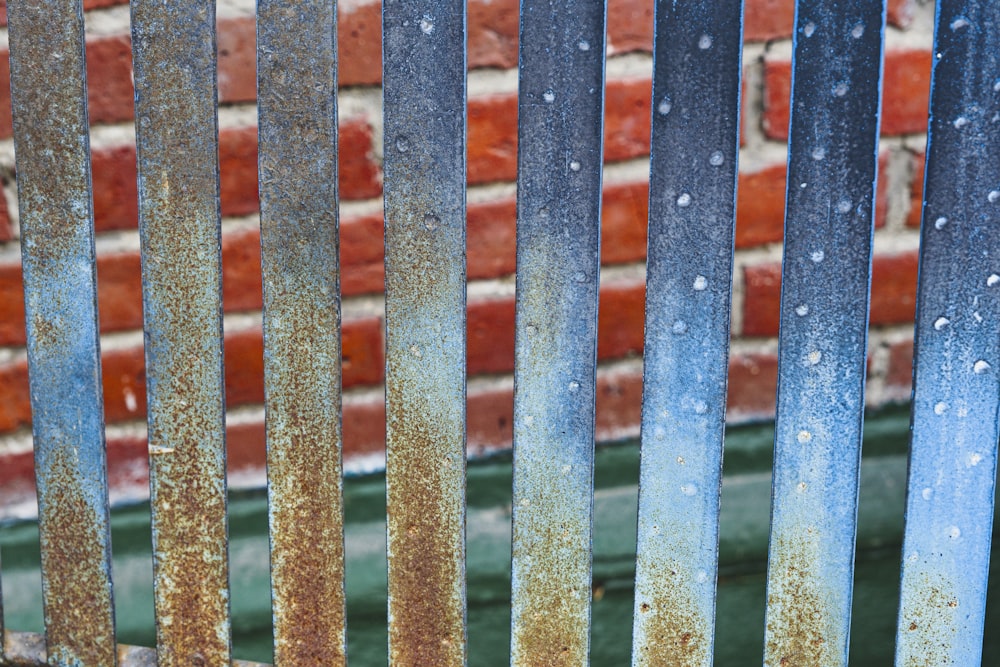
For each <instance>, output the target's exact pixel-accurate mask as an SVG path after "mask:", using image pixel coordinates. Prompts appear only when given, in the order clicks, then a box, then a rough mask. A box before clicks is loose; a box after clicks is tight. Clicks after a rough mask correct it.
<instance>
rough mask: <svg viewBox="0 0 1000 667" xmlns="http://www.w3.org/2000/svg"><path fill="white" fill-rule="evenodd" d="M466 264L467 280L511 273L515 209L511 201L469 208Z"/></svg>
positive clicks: (485, 203)
mask: <svg viewBox="0 0 1000 667" xmlns="http://www.w3.org/2000/svg"><path fill="white" fill-rule="evenodd" d="M466 220H467V227H466V250H465V253H466V261H467V263H468V274H469V279H471V280H480V279H484V278H497V277H500V276H506V275H510V274H512V273H514V269H515V264H516V254H517V251H516V248H515V236H516V234H517V231H516V229H517V207H516V205H515V203H514V200H513V199H505V200H502V201H493V202H484V203H478V204H469V207H468V210H467V212H466Z"/></svg>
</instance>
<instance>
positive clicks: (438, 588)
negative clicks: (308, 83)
mask: <svg viewBox="0 0 1000 667" xmlns="http://www.w3.org/2000/svg"><path fill="white" fill-rule="evenodd" d="M382 12H383V14H382V30H383V33H382V34H383V47H382V48H383V63H384V65H383V101H384V104H383V108H384V118H385V151H384V153H385V162H384V168H385V238H386V248H385V264H386V281H385V282H386V306H385V310H386V313H385V317H386V418H387V424H386V437H387V442H386V446H387V452H386V454H387V460H386V484H387V489H386V493H387V503H388V506H387V512H388V525H387V533H388V558H389V610H388V613H389V662H390V664H397V665H462V664H465V662H466V654H467V649H466V630H465V76H466V75H465V72H466V66H465V3H464V2H462V1H461V0H423V1H421V0H387V1H386V2H385V3H384V4H383V9H382Z"/></svg>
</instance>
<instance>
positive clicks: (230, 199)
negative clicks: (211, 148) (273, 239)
mask: <svg viewBox="0 0 1000 667" xmlns="http://www.w3.org/2000/svg"><path fill="white" fill-rule="evenodd" d="M219 202H220V204H221V208H222V215H223V216H241V215H249V214H251V213H255V212H256V211H259V210H260V199H259V198H258V194H257V128H256V127H255V126H252V125H251V126H249V127H240V128H231V129H227V130H222V131H220V132H219Z"/></svg>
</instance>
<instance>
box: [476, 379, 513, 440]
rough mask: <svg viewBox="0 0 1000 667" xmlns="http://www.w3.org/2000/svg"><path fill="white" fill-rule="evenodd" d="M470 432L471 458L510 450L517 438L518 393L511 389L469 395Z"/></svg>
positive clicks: (484, 391)
mask: <svg viewBox="0 0 1000 667" xmlns="http://www.w3.org/2000/svg"><path fill="white" fill-rule="evenodd" d="M466 431H467V438H466V439H467V441H468V445H467V446H468V453H469V456H481V455H483V454H486V453H489V452H490V451H495V450H498V449H509V448H510V443H511V440H512V439H513V437H514V393H513V392H512V391H511V389H510V387H509V386H508V387H505V388H502V389H488V390H481V391H470V392H469V394H468V398H467V409H466Z"/></svg>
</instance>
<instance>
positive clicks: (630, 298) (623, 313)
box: [597, 281, 646, 360]
mask: <svg viewBox="0 0 1000 667" xmlns="http://www.w3.org/2000/svg"><path fill="white" fill-rule="evenodd" d="M645 319H646V285H645V283H644V282H642V281H635V282H620V283H611V284H608V285H603V286H602V287H601V300H600V305H599V307H598V322H597V358H598V359H601V360H607V359H619V358H621V357H626V356H630V355H637V354H639V355H641V354H642V344H643V330H644V325H645Z"/></svg>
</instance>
